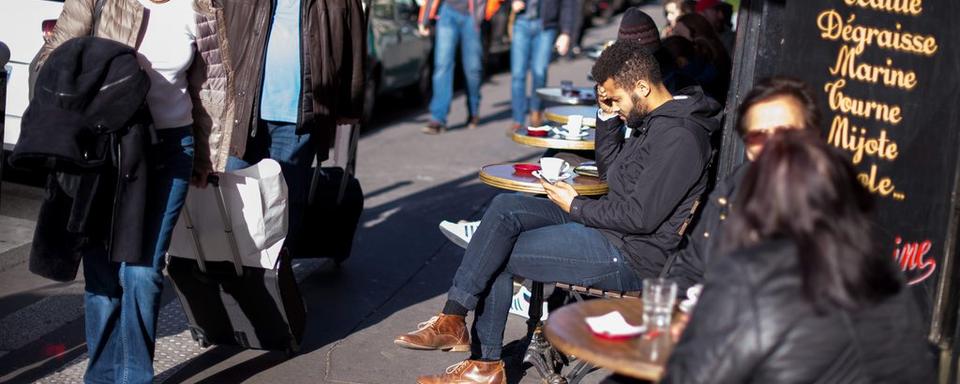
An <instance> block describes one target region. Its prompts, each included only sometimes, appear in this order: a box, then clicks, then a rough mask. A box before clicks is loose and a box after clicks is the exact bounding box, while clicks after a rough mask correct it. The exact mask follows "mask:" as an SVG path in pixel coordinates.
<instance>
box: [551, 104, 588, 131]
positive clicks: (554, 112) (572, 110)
mask: <svg viewBox="0 0 960 384" xmlns="http://www.w3.org/2000/svg"><path fill="white" fill-rule="evenodd" d="M570 115H581V116H583V125H585V126H588V127H596V126H597V107H595V106H590V105H558V106H555V107H547V108H546V109H544V110H543V117H545V118H546V119H547V120H549V121H552V122H554V123H559V124H566V123H567V117H568V116H570Z"/></svg>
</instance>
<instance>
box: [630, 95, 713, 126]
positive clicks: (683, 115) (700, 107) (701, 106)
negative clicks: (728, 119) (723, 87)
mask: <svg viewBox="0 0 960 384" xmlns="http://www.w3.org/2000/svg"><path fill="white" fill-rule="evenodd" d="M673 97H674V99H673V100H671V101H668V102H666V103H664V104H663V105H661V106H660V107H658V108H657V109H654V110H653V111H652V112H650V114H649V115H647V116H646V118H644V123H649V122H650V121H651V120H653V119H656V118H657V117H670V118H678V119H688V120H689V121H691V122H694V123H695V124H696V125H698V126H700V127H701V128H703V129H704V130H705V131H706V132H707V134H712V133H714V132H715V131H717V130H719V129H720V116H721V112H722V106H721V105H720V103H718V102H717V101H716V100H714V99H713V98H711V97H710V96H707V95H706V94H705V93H703V89H701V88H700V87H699V86H691V87H687V88H684V89H681V90H680V91H679V92H676V93H675V94H674V95H673Z"/></svg>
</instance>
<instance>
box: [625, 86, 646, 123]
mask: <svg viewBox="0 0 960 384" xmlns="http://www.w3.org/2000/svg"><path fill="white" fill-rule="evenodd" d="M630 101H632V102H633V109H631V110H630V113H628V114H627V119H626V120H627V121H626V124H627V126H628V127H630V128H640V125H641V123H643V118H644V117H647V114H649V113H650V111H648V110H647V106H646V105H643V104H641V103H640V96H637V95H636V94H632V95H630Z"/></svg>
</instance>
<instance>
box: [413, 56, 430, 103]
mask: <svg viewBox="0 0 960 384" xmlns="http://www.w3.org/2000/svg"><path fill="white" fill-rule="evenodd" d="M432 96H433V65H431V64H430V63H427V64H424V65H423V68H420V79H419V80H417V97H418V98H419V100H420V104H426V103H428V102H430V98H431V97H432Z"/></svg>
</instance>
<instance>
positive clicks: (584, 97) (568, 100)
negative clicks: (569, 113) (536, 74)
mask: <svg viewBox="0 0 960 384" xmlns="http://www.w3.org/2000/svg"><path fill="white" fill-rule="evenodd" d="M573 89H574V91H575V92H576V94H575V95H571V96H565V95H564V94H563V89H561V88H560V87H544V88H537V96H540V98H541V99H543V100H547V101H552V102H554V103H560V104H568V105H596V104H597V94H596V92H595V91H594V89H593V87H573Z"/></svg>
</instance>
